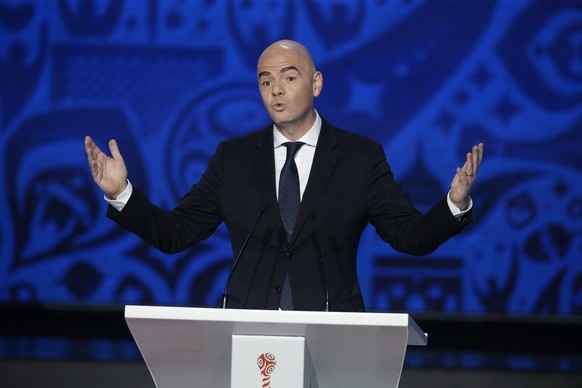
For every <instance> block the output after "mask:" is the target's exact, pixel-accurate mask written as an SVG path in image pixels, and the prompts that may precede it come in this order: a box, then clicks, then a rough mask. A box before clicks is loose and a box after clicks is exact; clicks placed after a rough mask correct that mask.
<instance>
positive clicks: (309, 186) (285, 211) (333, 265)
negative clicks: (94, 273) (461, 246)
mask: <svg viewBox="0 0 582 388" xmlns="http://www.w3.org/2000/svg"><path fill="white" fill-rule="evenodd" d="M257 73H258V80H259V90H260V92H261V97H262V99H263V103H264V105H265V108H266V109H267V112H268V113H269V115H270V117H271V119H272V120H273V123H274V124H273V125H272V126H269V127H268V128H266V129H264V130H261V131H258V132H254V133H251V134H249V135H246V136H243V137H239V138H234V139H229V140H226V141H224V142H222V143H220V144H219V146H218V148H217V150H216V153H215V155H214V156H213V157H212V159H211V161H210V162H209V165H208V168H207V170H206V172H205V173H204V174H203V176H202V178H201V179H200V181H199V182H198V183H197V184H195V185H194V186H192V188H191V190H190V191H189V192H188V193H187V194H186V195H185V196H184V197H183V198H182V199H181V201H180V203H179V204H178V205H177V206H176V208H174V209H173V210H171V211H166V210H162V209H159V208H158V207H156V206H155V205H153V204H151V203H150V202H149V201H148V200H147V199H146V198H145V197H144V196H143V195H142V194H141V193H140V192H139V191H138V190H136V189H135V188H133V187H132V186H131V184H130V183H129V182H128V180H127V170H126V166H125V163H124V161H123V158H122V156H121V154H120V152H119V149H118V147H117V144H116V142H115V141H114V140H111V141H110V142H109V149H110V152H111V154H112V157H107V156H106V155H105V154H104V153H103V152H101V150H99V148H98V147H97V146H96V145H95V143H94V142H93V141H92V140H91V138H90V137H87V138H86V139H85V148H86V151H87V157H88V161H89V165H90V166H91V171H92V174H93V178H94V180H95V182H96V183H97V184H98V185H99V187H100V188H101V189H102V190H103V191H104V192H105V195H106V197H107V198H108V200H109V202H110V203H111V205H112V206H110V207H109V209H108V213H107V215H108V217H110V218H111V219H113V220H114V221H116V222H117V223H119V224H120V225H122V226H123V227H125V228H126V229H128V230H130V231H132V232H133V233H135V234H137V235H138V236H140V237H141V238H142V239H144V240H145V241H147V242H149V243H150V244H152V245H153V246H154V247H156V248H158V249H160V250H162V251H164V252H168V253H172V252H179V251H182V250H184V249H187V248H188V247H190V246H192V245H193V244H195V243H196V242H198V241H200V240H203V239H206V238H207V237H209V236H210V235H211V234H212V232H213V231H214V230H215V229H216V228H217V227H218V225H219V224H220V223H221V222H224V223H225V224H226V226H227V228H228V230H229V234H230V238H231V242H232V250H233V254H234V255H235V256H236V257H237V258H238V261H237V262H236V263H235V267H234V268H233V270H232V272H231V276H232V278H231V281H230V283H229V284H228V292H227V296H228V298H227V302H228V303H227V305H228V307H232V308H255V309H278V308H285V309H287V308H293V309H297V310H324V309H327V308H329V309H330V310H335V311H364V310H365V308H364V302H363V300H362V295H361V291H360V286H359V283H358V279H357V274H356V255H357V248H358V243H359V240H360V236H361V234H362V231H363V229H364V227H365V226H366V225H367V223H368V222H370V223H371V224H372V225H373V226H374V227H375V228H376V231H377V233H378V234H379V235H380V237H381V238H382V239H384V240H385V241H387V242H388V243H389V244H390V245H391V246H392V247H394V248H395V249H396V250H399V251H402V252H405V253H408V254H411V255H424V254H428V253H430V252H432V251H434V250H435V249H436V248H437V247H438V246H439V245H440V244H442V243H444V242H445V241H447V240H448V239H449V238H450V237H452V236H453V235H455V234H456V233H458V232H459V231H461V230H462V229H463V227H464V226H465V225H467V224H468V223H469V222H470V218H471V206H472V204H471V199H470V190H471V187H472V185H473V183H474V181H475V177H476V174H477V171H478V169H479V165H480V163H481V160H482V155H483V144H479V145H478V146H474V147H473V149H472V151H471V152H470V153H468V154H467V155H466V161H465V163H464V165H463V167H462V168H457V171H456V174H455V176H454V178H453V181H452V183H451V190H450V191H449V193H448V194H447V195H446V196H445V197H444V198H443V199H442V200H441V201H440V202H439V203H437V204H436V205H435V206H434V207H433V208H432V209H430V210H429V211H428V212H427V213H426V214H424V215H423V214H421V213H420V212H419V211H418V210H417V209H416V208H415V207H414V206H413V204H412V203H411V202H410V200H409V199H408V197H407V196H406V195H405V194H404V193H403V192H402V191H401V189H400V187H399V186H398V185H397V183H396V182H395V181H394V179H393V176H392V172H391V170H390V167H389V165H388V163H387V162H386V157H385V155H384V151H383V150H382V147H381V146H380V145H379V144H378V143H376V142H373V141H372V140H370V139H368V138H365V137H362V136H359V135H356V134H353V133H350V132H347V131H344V130H341V129H339V128H335V127H334V126H332V125H331V124H329V123H328V122H327V121H325V120H324V119H323V118H322V117H321V116H320V115H319V114H318V113H317V112H316V111H315V109H314V105H313V102H314V98H315V97H317V96H318V95H319V94H320V92H321V90H322V87H323V76H322V74H321V73H320V72H319V71H317V70H316V68H315V66H314V63H313V60H312V58H311V56H310V54H309V52H308V51H307V49H306V48H305V47H303V46H302V45H300V44H299V43H296V42H293V41H289V40H283V41H279V42H276V43H274V44H272V45H271V46H269V47H268V48H267V49H266V50H265V51H264V52H263V53H262V55H261V57H260V58H259V61H258V65H257ZM233 125H235V123H233ZM288 153H289V155H291V154H293V153H294V154H293V155H294V157H290V158H289V160H287V154H288Z"/></svg>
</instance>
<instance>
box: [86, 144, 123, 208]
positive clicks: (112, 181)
mask: <svg viewBox="0 0 582 388" xmlns="http://www.w3.org/2000/svg"><path fill="white" fill-rule="evenodd" d="M85 151H86V152H87V160H88V161H89V167H91V173H92V174H93V180H94V181H95V183H97V185H98V186H99V188H101V190H103V191H104V192H105V195H107V196H108V197H109V198H110V199H117V197H118V196H119V195H120V194H121V193H122V192H123V190H125V189H126V187H127V168H126V167H125V162H124V161H123V157H122V156H121V153H120V152H119V148H118V147H117V142H116V141H115V140H110V141H109V152H111V157H109V156H107V155H105V154H104V153H103V152H102V151H101V150H100V149H99V147H97V145H96V144H95V142H94V141H93V139H91V137H89V136H86V137H85Z"/></svg>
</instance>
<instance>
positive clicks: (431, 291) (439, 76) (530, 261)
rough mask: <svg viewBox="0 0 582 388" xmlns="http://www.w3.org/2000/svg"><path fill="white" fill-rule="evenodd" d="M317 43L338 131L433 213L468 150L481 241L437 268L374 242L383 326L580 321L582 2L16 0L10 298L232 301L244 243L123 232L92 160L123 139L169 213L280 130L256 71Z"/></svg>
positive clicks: (5, 40)
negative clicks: (397, 320)
mask: <svg viewBox="0 0 582 388" xmlns="http://www.w3.org/2000/svg"><path fill="white" fill-rule="evenodd" d="M281 38H292V39H295V40H298V41H301V42H304V43H305V44H306V45H307V46H308V47H309V48H310V49H311V50H312V52H313V55H314V57H315V59H316V61H317V63H318V65H319V67H320V69H321V70H322V71H323V74H324V79H325V86H324V89H323V94H322V96H321V97H319V98H318V99H317V101H316V104H317V108H318V109H319V111H320V112H321V113H322V114H323V115H324V116H325V117H326V118H327V119H329V120H330V121H331V122H332V123H335V124H336V125H339V126H342V127H345V128H347V129H351V130H353V131H356V132H360V133H362V134H364V135H368V136H370V137H372V138H374V139H376V140H378V141H380V142H381V143H382V144H383V145H384V147H385V149H386V152H387V155H388V159H389V162H390V163H391V164H392V166H393V168H394V171H395V174H396V177H397V179H398V180H399V181H400V183H401V184H402V186H403V187H404V189H405V190H406V191H407V192H408V193H409V194H410V196H411V197H412V198H413V200H414V201H415V203H416V204H417V205H418V206H419V207H420V208H421V209H423V210H426V209H427V207H428V206H429V205H431V204H433V203H435V202H436V201H437V200H438V199H440V198H441V196H442V195H444V193H445V192H446V191H447V190H448V186H449V184H450V180H451V179H452V175H453V173H454V169H455V167H456V166H458V165H460V164H462V162H463V156H464V153H465V152H467V151H468V149H469V147H470V146H471V145H472V144H474V143H477V142H478V141H483V142H484V143H485V145H486V160H485V164H484V165H483V167H482V169H481V172H480V177H479V181H478V183H477V188H476V192H475V195H474V199H475V203H476V215H475V216H476V221H475V223H474V225H473V226H471V227H470V228H469V229H468V230H466V231H465V232H464V233H463V234H462V235H459V236H458V237H456V238H455V239H454V240H452V241H450V242H449V243H447V244H446V245H444V246H443V247H441V248H440V249H439V250H437V251H436V252H435V253H434V254H432V255H431V256H430V257H425V258H411V257H405V256H402V255H400V254H398V253H396V252H394V251H393V250H392V249H391V248H390V247H388V246H387V245H386V244H384V243H382V242H380V241H379V239H378V238H377V237H376V236H375V233H374V231H373V230H372V229H369V230H367V231H366V232H365V234H364V236H363V238H362V243H361V250H360V268H359V271H360V278H361V281H362V285H363V287H364V292H365V299H366V302H367V306H368V308H369V309H371V310H390V311H397V310H408V311H441V312H485V313H487V312H495V313H515V314H563V315H579V314H581V313H582V260H581V257H582V157H581V156H580V150H581V149H582V131H581V127H582V53H581V49H580V48H581V47H582V2H580V1H576V0H572V1H568V0H553V1H533V0H522V1H514V0H499V1H494V0H472V1H465V0H435V1H428V0H427V1H422V0H384V1H380V0H376V1H372V0H368V1H366V0H358V1H352V0H343V1H342V0H330V1H316V0H286V1H267V0H264V1H263V0H261V1H259V0H256V1H252V0H223V1H218V0H215V1H213V0H204V1H203V0H200V1H187V0H181V1H178V0H175V1H174V0H171V1H165V0H164V1H162V0H148V1H130V0H106V1H96V0H80V1H77V0H59V1H57V0H54V1H53V0H45V1H41V0H37V1H16V2H15V1H6V0H0V214H2V217H0V257H1V260H0V302H19V303H30V302H83V303H119V304H125V303H148V304H178V305H202V306H215V305H219V302H220V296H221V294H222V290H223V286H224V282H225V280H226V277H227V273H228V270H229V268H230V265H231V263H232V257H233V255H232V252H231V251H230V244H229V242H228V235H227V233H226V231H225V229H224V228H222V227H221V228H220V229H219V230H218V231H217V233H216V234H215V235H214V236H213V237H212V238H210V239H209V240H207V241H205V242H203V243H201V244H199V245H198V246H196V247H195V248H193V249H191V250H189V251H187V252H184V253H182V254H177V255H172V256H167V255H164V254H162V253H159V252H157V251H155V250H153V249H151V248H149V247H148V246H146V245H145V244H144V243H142V242H141V241H140V240H139V239H137V238H136V237H134V236H132V235H130V234H129V233H126V232H124V231H121V230H120V229H119V228H118V227H117V226H116V225H115V224H114V223H113V222H111V221H109V220H107V219H106V218H105V217H104V213H105V206H106V204H105V202H104V201H103V199H102V193H100V192H99V191H98V189H97V187H96V186H95V185H94V184H93V182H92V179H91V175H90V171H89V168H88V166H87V161H86V157H85V154H84V149H83V138H84V136H85V135H86V134H90V135H92V136H93V137H94V138H95V139H96V140H97V142H98V143H99V145H100V146H101V147H102V148H106V142H107V140H108V139H109V138H113V137H114V138H116V139H117V140H118V142H119V144H120V148H121V151H122V153H123V154H124V156H125V159H126V162H127V164H128V166H129V171H130V179H131V180H132V182H133V183H134V184H135V185H137V186H138V187H140V189H141V190H142V191H145V192H146V193H147V194H148V195H149V196H150V198H151V199H152V200H153V201H154V202H155V203H157V204H158V205H160V206H162V207H170V206H172V205H173V204H175V203H176V201H177V200H178V199H179V198H180V196H181V195H182V194H183V193H184V192H186V191H187V190H188V189H189V187H190V185H191V184H193V183H195V182H196V181H197V180H198V178H199V176H200V175H201V173H202V171H203V169H204V168H205V166H206V162H207V160H208V159H209V157H210V156H211V154H212V153H213V152H214V148H215V147H216V145H217V143H218V142H219V141H220V140H221V139H224V138H226V137H229V136H233V135H239V134H243V133H247V132H249V131H251V130H255V129H259V128H260V127H262V126H263V125H265V124H267V123H268V118H267V116H266V114H265V113H264V109H263V107H262V104H261V101H260V96H259V93H258V90H257V85H256V74H255V72H256V71H255V66H256V60H257V58H258V55H259V53H260V52H261V51H262V49H263V48H264V47H265V46H266V45H267V44H269V43H270V42H272V41H274V40H277V39H281Z"/></svg>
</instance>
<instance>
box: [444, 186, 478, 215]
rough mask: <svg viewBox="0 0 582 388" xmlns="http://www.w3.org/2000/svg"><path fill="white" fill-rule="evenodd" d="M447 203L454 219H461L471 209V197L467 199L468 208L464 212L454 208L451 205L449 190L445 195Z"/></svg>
mask: <svg viewBox="0 0 582 388" xmlns="http://www.w3.org/2000/svg"><path fill="white" fill-rule="evenodd" d="M447 203H448V205H449V209H451V213H453V216H455V217H456V218H461V217H462V216H463V215H464V214H465V213H467V212H468V211H469V210H471V208H472V207H473V199H472V198H471V197H469V206H468V207H467V209H466V210H461V209H459V208H458V207H456V206H455V204H453V201H451V191H450V190H449V193H448V194H447Z"/></svg>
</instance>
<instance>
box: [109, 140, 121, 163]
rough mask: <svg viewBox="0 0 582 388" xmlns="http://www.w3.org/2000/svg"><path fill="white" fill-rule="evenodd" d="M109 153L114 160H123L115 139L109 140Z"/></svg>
mask: <svg viewBox="0 0 582 388" xmlns="http://www.w3.org/2000/svg"><path fill="white" fill-rule="evenodd" d="M109 152H111V156H112V157H113V159H123V157H122V156H121V152H119V146H118V145H117V142H116V141H115V139H111V140H109Z"/></svg>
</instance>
